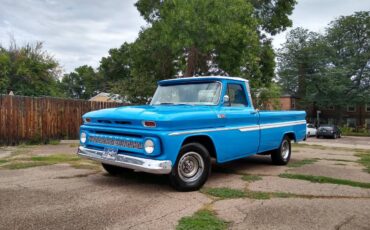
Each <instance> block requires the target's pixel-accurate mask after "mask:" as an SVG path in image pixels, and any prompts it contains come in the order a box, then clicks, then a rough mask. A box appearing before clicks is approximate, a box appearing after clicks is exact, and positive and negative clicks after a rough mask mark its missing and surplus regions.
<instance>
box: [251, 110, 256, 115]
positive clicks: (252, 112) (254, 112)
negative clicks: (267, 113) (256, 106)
mask: <svg viewBox="0 0 370 230" xmlns="http://www.w3.org/2000/svg"><path fill="white" fill-rule="evenodd" d="M257 113H258V110H254V111H251V112H250V114H257Z"/></svg>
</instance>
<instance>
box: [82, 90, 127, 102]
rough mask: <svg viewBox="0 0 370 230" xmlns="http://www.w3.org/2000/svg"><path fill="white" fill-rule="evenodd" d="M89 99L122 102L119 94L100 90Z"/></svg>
mask: <svg viewBox="0 0 370 230" xmlns="http://www.w3.org/2000/svg"><path fill="white" fill-rule="evenodd" d="M89 101H100V102H118V103H122V102H123V101H124V100H123V98H122V97H121V96H120V95H119V94H111V93H103V92H102V93H99V94H97V95H95V96H93V97H92V98H90V99H89Z"/></svg>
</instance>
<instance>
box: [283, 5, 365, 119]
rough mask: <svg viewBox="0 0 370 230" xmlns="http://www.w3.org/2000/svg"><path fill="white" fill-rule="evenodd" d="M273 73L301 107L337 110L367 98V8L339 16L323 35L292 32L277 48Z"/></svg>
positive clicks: (299, 31) (339, 116)
mask: <svg viewBox="0 0 370 230" xmlns="http://www.w3.org/2000/svg"><path fill="white" fill-rule="evenodd" d="M278 75H279V78H280V79H279V82H280V84H281V85H282V87H283V89H284V90H285V91H287V92H289V93H291V94H295V95H298V96H299V97H301V99H303V100H302V102H303V104H304V106H308V105H312V104H314V105H315V106H318V107H319V108H320V107H325V106H327V105H333V106H336V107H337V108H338V109H339V110H340V108H342V107H344V106H345V105H348V104H364V103H366V102H369V101H370V93H369V88H370V16H369V12H357V13H355V14H353V15H350V16H342V17H340V18H338V19H337V20H335V21H333V22H331V23H330V24H329V26H328V28H327V30H326V33H325V34H322V35H321V34H318V33H313V32H310V31H308V30H304V29H302V28H297V29H294V30H292V31H291V32H290V33H289V34H288V36H287V41H286V43H285V44H284V45H283V47H282V49H280V50H279V52H278ZM338 119H339V120H341V114H338Z"/></svg>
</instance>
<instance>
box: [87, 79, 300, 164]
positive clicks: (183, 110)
mask: <svg viewBox="0 0 370 230" xmlns="http://www.w3.org/2000/svg"><path fill="white" fill-rule="evenodd" d="M210 82H219V83H221V86H222V89H221V93H220V94H221V96H220V98H219V100H218V103H217V104H215V105H188V104H185V105H142V106H125V107H120V108H112V109H103V110H99V111H93V112H89V113H86V114H85V115H84V116H83V118H90V119H91V122H88V123H86V122H85V123H84V124H83V125H82V126H81V128H80V132H85V133H87V136H88V138H87V141H86V142H85V143H80V144H81V145H82V146H84V147H88V148H94V149H103V148H104V147H111V146H112V145H104V144H101V143H100V144H97V143H93V142H91V141H90V140H89V136H90V135H95V136H101V135H104V137H106V138H111V139H120V140H121V139H122V140H128V141H138V142H140V143H142V144H143V143H144V141H145V140H146V139H147V138H151V139H152V140H154V142H155V146H156V148H155V152H154V153H153V154H150V155H148V154H146V153H145V151H144V150H143V149H133V148H126V147H122V148H121V147H119V150H120V151H119V154H126V155H131V156H136V157H142V158H151V159H157V160H171V162H172V164H173V165H174V164H175V162H176V159H177V155H178V153H179V150H180V148H181V146H182V144H183V142H184V141H185V139H186V138H189V137H194V136H205V137H208V138H209V139H211V141H212V142H213V144H214V147H215V150H216V156H217V162H219V163H224V162H227V161H231V160H235V159H239V158H243V157H246V156H249V155H252V154H256V153H260V152H264V151H268V150H273V149H277V148H278V147H279V145H280V143H281V140H282V139H283V137H284V135H285V134H290V135H293V136H294V138H295V141H302V140H303V139H304V138H305V134H306V123H305V117H306V113H305V112H304V111H259V112H258V111H256V110H255V109H254V107H253V104H252V99H251V97H250V92H249V85H248V81H246V80H244V79H240V78H229V77H192V78H181V79H170V80H164V81H160V82H158V84H159V85H160V86H170V85H178V84H190V83H191V84H199V83H210ZM228 84H239V85H240V86H241V87H242V89H243V92H244V94H243V95H235V98H236V97H237V96H238V97H240V96H243V97H244V99H245V101H246V105H245V106H240V107H231V106H228V104H224V101H223V98H224V95H225V94H227V89H228ZM240 92H241V91H240ZM235 100H236V99H235ZM143 121H154V122H156V127H154V128H153V127H144V125H143Z"/></svg>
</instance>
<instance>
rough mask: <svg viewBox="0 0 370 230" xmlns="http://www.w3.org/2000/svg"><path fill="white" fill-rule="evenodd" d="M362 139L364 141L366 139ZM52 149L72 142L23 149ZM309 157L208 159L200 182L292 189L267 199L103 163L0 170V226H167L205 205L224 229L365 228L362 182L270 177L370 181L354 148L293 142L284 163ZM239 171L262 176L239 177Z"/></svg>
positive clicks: (369, 193)
mask: <svg viewBox="0 0 370 230" xmlns="http://www.w3.org/2000/svg"><path fill="white" fill-rule="evenodd" d="M314 141H315V140H313V139H310V140H309V142H310V143H312V142H314ZM327 141H330V140H327ZM322 143H324V142H323V140H320V142H318V144H322ZM335 143H337V140H336V142H335ZM346 143H347V142H346ZM368 143H369V146H370V139H369V142H368ZM12 150H14V149H12ZM56 153H70V154H74V153H75V147H69V146H68V145H63V144H60V145H56V146H37V147H34V148H30V149H29V154H33V155H48V154H56ZM3 154H7V155H9V149H6V150H4V149H0V157H1V156H2V155H3ZM312 158H317V159H318V160H317V161H316V162H314V163H312V164H307V165H302V166H300V167H296V168H292V167H287V166H274V165H272V164H271V161H270V159H269V157H268V156H253V157H249V158H246V159H242V160H238V161H234V162H232V163H229V164H226V165H222V166H215V167H214V170H213V173H212V175H211V177H210V178H209V181H208V182H207V183H206V185H205V187H207V188H216V187H227V188H233V189H239V190H245V191H247V190H251V191H255V192H258V191H261V192H281V193H293V194H294V195H295V196H294V197H289V198H271V199H268V200H255V199H249V198H238V199H224V200H223V199H218V198H214V197H211V196H208V195H205V194H203V193H201V192H187V193H181V192H176V191H174V190H173V189H172V188H171V187H170V186H169V183H168V180H167V178H166V176H157V175H150V174H145V173H127V174H123V175H121V176H118V177H112V176H109V175H108V174H107V173H105V172H104V171H103V170H100V171H94V170H89V169H76V168H73V167H71V166H70V165H68V164H57V165H49V166H41V167H33V168H28V169H19V170H6V169H0V215H1V218H0V226H6V228H8V229H174V228H175V227H176V225H177V223H178V221H179V220H180V219H181V218H182V217H184V216H190V215H192V214H193V213H195V212H196V211H198V210H199V209H202V208H204V207H206V206H207V207H208V208H210V209H212V210H214V211H215V213H216V215H217V216H218V217H219V218H221V219H223V220H225V221H227V222H229V228H230V229H370V221H369V220H370V189H364V188H358V187H351V186H347V185H337V184H318V183H311V182H309V181H303V180H294V179H287V178H280V177H279V176H278V175H279V174H281V173H299V174H305V175H318V176H327V177H334V178H341V179H349V180H353V181H361V182H367V183H370V174H368V173H366V172H364V171H363V166H362V165H360V164H358V163H357V162H356V161H357V159H358V157H356V156H355V150H352V149H335V148H331V147H328V148H326V149H322V148H321V149H320V148H317V146H306V145H305V146H299V145H295V146H294V147H293V155H292V162H295V161H300V160H303V159H312ZM339 163H340V164H339ZM243 174H255V175H259V176H261V177H262V179H261V180H257V181H253V182H248V181H243V180H242V179H241V177H242V175H243Z"/></svg>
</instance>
